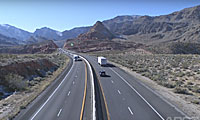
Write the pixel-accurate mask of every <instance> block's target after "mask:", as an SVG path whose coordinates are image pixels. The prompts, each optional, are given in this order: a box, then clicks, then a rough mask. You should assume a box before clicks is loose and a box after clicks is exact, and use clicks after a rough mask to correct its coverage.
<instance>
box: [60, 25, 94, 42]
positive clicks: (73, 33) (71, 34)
mask: <svg viewBox="0 0 200 120" xmlns="http://www.w3.org/2000/svg"><path fill="white" fill-rule="evenodd" d="M90 28H91V27H77V28H73V29H71V30H66V31H63V32H62V36H61V38H60V39H61V40H64V39H72V38H76V37H77V36H78V35H80V34H82V33H86V32H88V31H89V30H90Z"/></svg>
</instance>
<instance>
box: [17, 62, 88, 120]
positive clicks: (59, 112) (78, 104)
mask: <svg viewBox="0 0 200 120" xmlns="http://www.w3.org/2000/svg"><path fill="white" fill-rule="evenodd" d="M71 64H72V65H71V67H70V68H69V70H68V71H67V72H66V74H65V76H64V78H63V79H62V80H61V81H60V82H59V84H57V85H54V86H55V87H54V88H52V89H53V90H49V89H47V90H45V92H43V94H45V93H47V92H48V91H51V93H50V94H49V95H48V96H47V97H44V98H43V96H44V95H43V96H39V97H37V99H36V100H35V101H34V102H33V103H32V105H30V106H29V107H28V108H27V110H24V111H22V112H21V113H20V114H19V115H18V116H17V117H16V118H15V119H16V120H22V119H23V120H28V119H29V120H66V119H68V120H78V119H82V118H83V112H84V111H83V110H84V104H85V103H84V102H85V100H84V99H85V98H84V96H86V93H85V92H86V84H85V83H86V82H87V81H88V80H89V79H90V77H89V71H88V67H87V64H86V63H85V62H84V61H83V60H82V61H76V62H74V60H72V63H71ZM43 99H45V100H43ZM40 101H43V102H42V103H41V104H40V105H37V104H39V103H38V102H40ZM36 106H37V108H36ZM32 109H34V110H32Z"/></svg>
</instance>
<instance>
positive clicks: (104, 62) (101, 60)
mask: <svg viewBox="0 0 200 120" xmlns="http://www.w3.org/2000/svg"><path fill="white" fill-rule="evenodd" d="M97 61H98V64H99V65H101V66H106V65H107V59H106V58H105V57H98V58H97Z"/></svg>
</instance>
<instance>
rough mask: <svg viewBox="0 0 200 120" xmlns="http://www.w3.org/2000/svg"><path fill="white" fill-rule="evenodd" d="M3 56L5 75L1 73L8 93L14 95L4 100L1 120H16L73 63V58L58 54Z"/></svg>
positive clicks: (0, 110)
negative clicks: (71, 60)
mask: <svg viewBox="0 0 200 120" xmlns="http://www.w3.org/2000/svg"><path fill="white" fill-rule="evenodd" d="M0 57H3V58H2V59H1V60H0V64H1V66H0V68H1V69H0V70H1V71H3V72H4V74H1V79H2V80H1V82H2V81H3V82H4V83H3V84H2V83H1V85H4V88H6V89H5V90H9V91H12V92H13V94H11V95H9V96H8V97H6V98H4V99H2V100H0V119H3V120H4V119H5V120H7V119H12V118H13V117H14V116H15V115H16V114H17V113H18V112H19V111H20V110H21V109H24V108H26V106H27V105H28V104H29V103H30V102H31V101H33V100H34V99H35V98H36V97H37V96H38V95H39V94H40V93H41V92H42V91H43V90H44V89H45V88H46V87H47V86H48V85H50V83H51V82H52V81H53V80H55V79H56V78H57V77H58V75H59V74H60V73H62V71H63V70H64V68H65V67H66V66H67V65H68V63H69V58H68V57H67V56H66V55H63V54H60V53H58V52H55V53H53V54H39V55H38V54H30V55H10V54H9V55H0ZM10 58H13V59H10ZM6 60H7V61H6ZM11 61H12V62H11ZM13 61H14V62H13ZM16 61H17V62H16ZM6 72H7V73H6ZM19 83H20V84H19ZM14 91H15V92H14ZM3 92H5V91H3Z"/></svg>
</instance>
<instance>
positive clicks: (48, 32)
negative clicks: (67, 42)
mask: <svg viewBox="0 0 200 120" xmlns="http://www.w3.org/2000/svg"><path fill="white" fill-rule="evenodd" d="M33 35H34V36H35V37H44V38H47V39H51V40H59V39H60V37H61V36H62V33H61V32H59V31H56V30H53V29H50V28H47V27H43V28H40V29H36V31H35V32H34V33H33Z"/></svg>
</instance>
